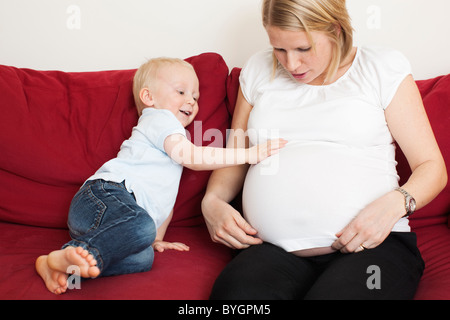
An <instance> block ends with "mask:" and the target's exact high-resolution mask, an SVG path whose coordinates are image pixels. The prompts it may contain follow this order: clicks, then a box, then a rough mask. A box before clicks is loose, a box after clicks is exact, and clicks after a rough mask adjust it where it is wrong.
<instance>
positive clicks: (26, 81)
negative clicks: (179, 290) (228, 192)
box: [0, 53, 229, 228]
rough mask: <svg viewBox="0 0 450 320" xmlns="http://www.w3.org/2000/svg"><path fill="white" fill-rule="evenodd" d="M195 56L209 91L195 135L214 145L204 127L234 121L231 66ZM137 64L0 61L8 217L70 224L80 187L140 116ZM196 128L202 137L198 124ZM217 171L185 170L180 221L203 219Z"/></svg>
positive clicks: (3, 209) (0, 197)
mask: <svg viewBox="0 0 450 320" xmlns="http://www.w3.org/2000/svg"><path fill="white" fill-rule="evenodd" d="M187 60H188V61H189V62H191V63H192V64H193V66H194V68H195V70H196V72H197V74H198V77H199V80H200V90H201V97H200V100H199V106H200V111H199V113H198V116H197V118H196V121H201V125H199V122H197V124H196V126H195V127H196V128H197V132H198V133H200V134H197V136H198V137H199V139H196V140H195V141H194V142H195V143H197V144H209V143H210V142H209V141H204V142H203V140H202V134H203V132H205V131H206V130H208V129H210V128H215V129H219V130H221V132H222V133H223V137H225V130H226V128H227V127H228V126H229V116H228V113H227V109H226V105H225V97H226V88H225V83H226V79H227V76H228V67H227V66H226V64H225V62H224V60H223V59H222V57H220V56H219V55H217V54H212V53H211V54H202V55H199V56H196V57H191V58H189V59H187ZM135 71H136V70H121V71H109V72H105V71H102V72H92V73H89V72H82V73H64V72H59V71H35V70H28V69H17V68H13V67H7V66H0V97H1V100H0V110H2V116H1V117H0V150H2V156H1V157H0V181H1V182H2V183H1V184H0V220H3V221H9V222H15V223H21V224H27V225H35V226H44V227H57V228H64V227H66V218H67V211H68V208H69V205H70V202H71V200H72V197H73V196H74V194H75V193H76V191H77V190H78V188H79V187H80V186H81V185H82V183H83V182H84V181H85V180H86V179H87V178H88V177H89V176H90V175H92V174H93V173H94V172H95V171H96V170H97V169H98V168H99V167H100V166H101V165H102V164H103V163H104V162H106V161H107V160H109V159H111V158H113V157H115V156H116V155H117V152H118V151H119V147H120V145H121V144H122V142H123V141H124V140H125V139H127V138H128V137H129V136H130V134H131V129H132V127H133V126H134V125H135V124H136V123H137V112H136V109H135V106H134V100H133V96H132V91H131V86H132V78H133V76H134V73H135ZM188 130H189V131H190V133H191V136H192V137H194V136H195V135H194V125H191V126H190V127H189V128H188ZM201 130H202V131H201ZM223 143H224V141H223V140H222V141H218V142H216V144H215V145H216V146H222V145H223ZM209 174H210V173H209V172H192V171H189V170H187V169H186V170H185V172H184V174H183V177H182V181H181V185H180V190H182V192H180V194H179V197H178V199H177V203H176V207H175V214H174V219H173V222H174V224H175V225H184V226H189V225H198V224H199V223H201V211H200V201H201V198H202V194H203V192H204V189H205V185H206V182H207V180H208V178H209ZM181 207H183V209H182V210H180V208H181Z"/></svg>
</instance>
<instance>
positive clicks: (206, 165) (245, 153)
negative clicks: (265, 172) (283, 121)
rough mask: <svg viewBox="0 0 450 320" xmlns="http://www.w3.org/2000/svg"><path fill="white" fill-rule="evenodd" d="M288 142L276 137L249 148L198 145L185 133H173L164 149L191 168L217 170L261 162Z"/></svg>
mask: <svg viewBox="0 0 450 320" xmlns="http://www.w3.org/2000/svg"><path fill="white" fill-rule="evenodd" d="M286 143H287V141H286V140H283V139H275V140H268V141H267V142H265V143H261V144H259V145H257V146H254V147H252V148H249V149H244V148H238V149H234V148H212V147H198V146H196V145H194V144H193V143H192V142H190V141H189V140H188V139H187V138H186V137H184V136H183V135H181V134H173V135H171V136H169V137H167V138H166V140H165V141H164V149H165V151H166V153H167V154H168V155H169V157H171V158H172V159H173V160H174V161H176V162H177V163H179V164H181V165H183V166H184V167H187V168H189V169H191V170H216V169H220V168H225V167H230V166H235V165H240V164H245V163H249V164H256V163H259V162H261V161H263V160H264V159H266V158H268V157H269V156H271V155H273V154H276V153H278V151H279V149H281V148H283V147H284V146H285V145H286Z"/></svg>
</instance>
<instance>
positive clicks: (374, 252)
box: [210, 232, 424, 300]
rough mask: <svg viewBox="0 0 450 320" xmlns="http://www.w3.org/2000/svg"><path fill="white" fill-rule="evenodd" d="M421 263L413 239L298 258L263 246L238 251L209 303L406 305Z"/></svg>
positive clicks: (405, 236) (397, 236) (393, 238)
mask: <svg viewBox="0 0 450 320" xmlns="http://www.w3.org/2000/svg"><path fill="white" fill-rule="evenodd" d="M423 270H424V262H423V260H422V257H421V255H420V252H419V250H418V248H417V244H416V235H415V234H414V233H403V232H401V233H400V232H393V233H391V234H390V236H389V237H388V238H387V239H386V240H385V241H384V242H383V243H382V244H381V245H380V246H378V247H377V248H375V249H371V250H364V251H362V252H360V253H353V254H342V253H340V252H336V253H332V254H329V255H324V256H317V257H311V258H302V257H298V256H295V255H293V254H291V253H288V252H286V251H284V250H283V249H281V248H279V247H276V246H274V245H272V244H269V243H264V244H262V245H258V246H252V247H250V248H248V249H245V250H243V251H241V252H240V253H239V254H238V255H237V256H236V257H235V258H234V259H233V260H232V261H231V262H230V263H229V264H228V265H227V266H226V268H225V269H224V270H223V271H222V273H221V274H220V276H219V277H218V278H217V280H216V283H215V284H214V287H213V290H212V293H211V297H210V298H211V299H212V300H241V299H242V300H259V299H261V300H295V299H308V300H327V299H328V300H330V299H331V300H341V299H344V300H357V299H363V300H371V299H381V300H395V299H400V300H409V299H412V298H413V297H414V294H415V292H416V289H417V286H418V283H419V280H420V278H421V276H422V273H423Z"/></svg>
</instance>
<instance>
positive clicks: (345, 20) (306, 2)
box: [262, 0, 353, 81]
mask: <svg viewBox="0 0 450 320" xmlns="http://www.w3.org/2000/svg"><path fill="white" fill-rule="evenodd" d="M262 15H263V25H264V27H265V28H267V27H269V26H273V27H278V28H281V29H283V30H289V31H304V32H306V34H307V35H308V38H309V41H310V42H311V45H312V46H313V48H314V42H313V41H312V37H311V34H310V33H311V31H317V32H324V33H325V34H326V35H327V36H328V37H329V39H330V40H331V41H332V43H333V44H334V46H333V56H332V60H331V63H330V68H329V70H328V73H327V76H326V79H325V81H328V80H330V79H331V78H332V77H333V76H334V75H335V74H336V72H337V70H338V68H339V66H340V65H341V63H342V61H344V60H345V58H346V57H347V56H348V55H349V53H350V52H351V50H352V48H353V27H352V25H351V19H350V16H349V14H348V11H347V7H346V3H345V0H264V2H263V8H262ZM276 68H278V61H277V59H276V57H275V55H274V72H275V71H276Z"/></svg>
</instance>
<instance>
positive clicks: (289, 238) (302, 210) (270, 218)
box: [243, 143, 397, 252]
mask: <svg viewBox="0 0 450 320" xmlns="http://www.w3.org/2000/svg"><path fill="white" fill-rule="evenodd" d="M365 157H366V155H362V154H361V152H360V151H355V150H351V149H350V148H347V147H343V146H340V145H335V144H328V143H322V144H292V145H288V146H286V147H285V148H284V149H282V150H281V152H280V153H279V154H278V155H276V156H273V157H271V158H268V159H267V160H265V161H263V162H261V163H260V164H258V165H255V166H252V167H251V168H250V169H249V171H248V174H247V177H246V180H245V184H244V191H243V209H244V215H245V218H246V219H247V220H248V222H249V223H250V224H251V225H252V226H253V227H254V228H255V229H256V230H258V236H259V237H260V238H261V239H263V240H264V241H267V242H270V243H273V244H275V245H279V246H280V247H282V248H284V249H285V250H287V251H290V252H294V251H299V250H300V251H301V250H307V249H312V248H328V249H326V250H325V251H327V250H328V251H329V247H330V246H331V244H332V243H333V242H334V241H335V240H336V236H335V234H336V233H337V232H339V231H340V230H341V229H342V228H344V227H345V226H346V225H347V224H348V223H349V222H350V221H351V220H352V219H353V218H354V217H355V216H356V215H357V214H358V213H359V212H360V210H361V209H363V208H364V207H365V206H366V205H367V204H368V203H370V202H372V201H373V200H375V199H376V198H377V197H379V196H381V195H382V194H384V193H385V192H387V191H388V190H392V188H394V187H395V185H396V183H397V178H396V175H392V176H391V177H389V175H387V174H386V172H380V170H379V169H377V167H379V165H380V164H378V163H377V161H375V162H373V160H371V161H369V160H367V159H364V158H365ZM385 167H386V165H385V164H384V165H383V168H385ZM394 168H395V167H394ZM384 170H385V169H384Z"/></svg>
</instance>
